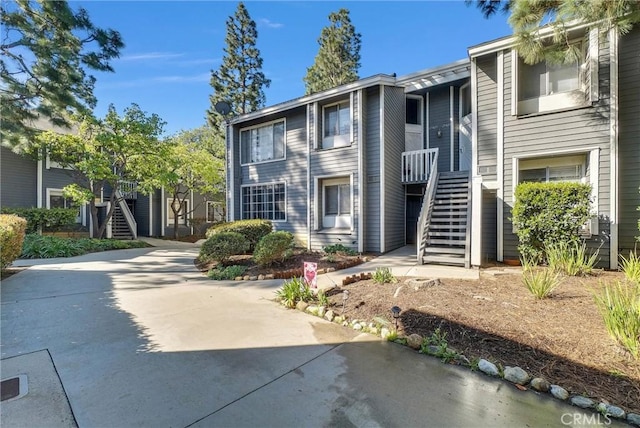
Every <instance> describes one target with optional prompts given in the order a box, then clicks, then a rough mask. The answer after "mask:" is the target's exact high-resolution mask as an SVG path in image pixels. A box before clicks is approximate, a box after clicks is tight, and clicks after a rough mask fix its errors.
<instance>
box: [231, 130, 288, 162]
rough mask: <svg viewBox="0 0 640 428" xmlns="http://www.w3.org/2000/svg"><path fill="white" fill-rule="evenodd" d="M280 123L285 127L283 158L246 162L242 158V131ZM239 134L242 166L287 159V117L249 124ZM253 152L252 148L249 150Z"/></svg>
mask: <svg viewBox="0 0 640 428" xmlns="http://www.w3.org/2000/svg"><path fill="white" fill-rule="evenodd" d="M278 123H282V124H283V129H284V134H283V141H282V157H281V158H276V159H267V160H261V161H257V162H252V161H249V162H245V160H244V159H242V154H243V153H244V150H243V149H242V146H243V143H242V133H243V132H251V131H252V130H254V129H260V128H265V127H267V126H270V127H272V128H273V126H274V125H276V124H278ZM238 135H239V138H240V142H239V147H240V165H241V166H245V165H257V164H261V163H269V162H280V161H283V160H286V159H287V119H286V118H280V119H276V120H272V121H270V122H264V123H260V124H258V125H253V126H248V127H246V128H241V129H240V131H239V133H238ZM272 135H273V134H272ZM250 143H251V142H250ZM251 152H252V150H249V153H251Z"/></svg>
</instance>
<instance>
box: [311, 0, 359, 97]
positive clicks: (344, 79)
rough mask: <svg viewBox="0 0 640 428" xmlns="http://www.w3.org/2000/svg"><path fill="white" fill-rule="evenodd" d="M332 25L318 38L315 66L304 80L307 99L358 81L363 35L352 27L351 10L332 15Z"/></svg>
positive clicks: (342, 10) (330, 19)
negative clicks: (309, 96) (318, 93)
mask: <svg viewBox="0 0 640 428" xmlns="http://www.w3.org/2000/svg"><path fill="white" fill-rule="evenodd" d="M329 21H330V22H331V24H330V25H329V26H327V27H324V28H323V29H322V32H321V33H320V37H319V38H318V44H319V45H320V49H319V50H318V54H317V55H316V58H315V62H314V64H313V65H312V66H311V67H309V68H307V75H306V76H305V77H304V79H303V80H304V82H305V88H306V93H307V95H308V94H313V93H314V92H320V91H324V90H325V89H329V88H333V87H336V86H339V85H343V84H345V83H349V82H353V81H355V80H358V69H359V68H360V38H361V35H360V33H356V29H355V27H354V26H353V24H351V18H350V17H349V11H348V10H347V9H340V10H339V11H338V12H331V13H330V14H329Z"/></svg>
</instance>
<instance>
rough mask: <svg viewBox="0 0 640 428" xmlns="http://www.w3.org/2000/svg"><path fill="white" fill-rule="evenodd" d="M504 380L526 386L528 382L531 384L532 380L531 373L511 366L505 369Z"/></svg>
mask: <svg viewBox="0 0 640 428" xmlns="http://www.w3.org/2000/svg"><path fill="white" fill-rule="evenodd" d="M504 378H505V379H506V380H508V381H509V382H513V383H515V384H518V385H525V384H526V383H527V382H529V379H531V377H530V376H529V373H527V372H526V371H524V370H522V369H521V368H520V367H509V366H507V367H505V369H504Z"/></svg>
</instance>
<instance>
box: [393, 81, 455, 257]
mask: <svg viewBox="0 0 640 428" xmlns="http://www.w3.org/2000/svg"><path fill="white" fill-rule="evenodd" d="M447 89H448V88H447ZM384 91H385V92H384V104H385V105H384V115H385V118H384V128H385V129H384V139H385V141H384V186H385V188H384V194H383V197H384V207H385V221H384V223H385V224H384V228H385V251H391V250H393V249H396V248H399V247H401V246H403V245H405V230H406V229H405V195H404V187H403V185H402V183H401V181H400V178H401V174H402V152H403V151H404V138H405V135H404V131H405V108H406V105H405V95H404V90H403V89H402V88H395V87H390V86H385V87H384Z"/></svg>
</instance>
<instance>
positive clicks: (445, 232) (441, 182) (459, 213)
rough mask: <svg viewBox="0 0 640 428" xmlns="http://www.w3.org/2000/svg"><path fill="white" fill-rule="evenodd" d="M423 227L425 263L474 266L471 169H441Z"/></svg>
mask: <svg viewBox="0 0 640 428" xmlns="http://www.w3.org/2000/svg"><path fill="white" fill-rule="evenodd" d="M430 208H431V212H430V213H429V215H428V222H427V223H426V224H425V227H424V228H423V230H422V234H423V235H422V236H421V239H422V242H423V243H424V244H423V250H422V263H423V264H432V263H435V264H446V265H455V266H464V267H467V268H468V267H469V266H470V227H469V226H470V221H471V219H470V209H471V185H470V180H469V172H468V171H454V172H441V173H440V174H438V181H437V184H436V189H435V192H434V195H433V200H432V203H431V204H430Z"/></svg>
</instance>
